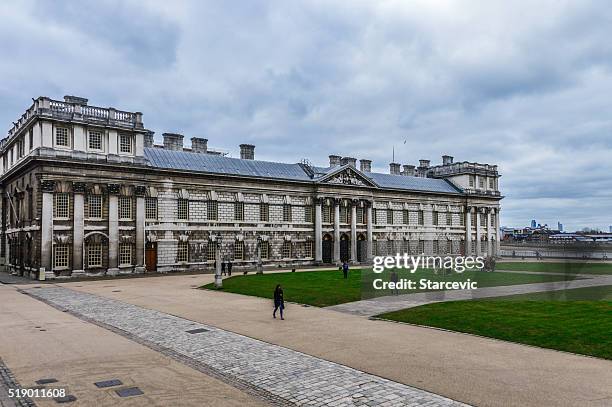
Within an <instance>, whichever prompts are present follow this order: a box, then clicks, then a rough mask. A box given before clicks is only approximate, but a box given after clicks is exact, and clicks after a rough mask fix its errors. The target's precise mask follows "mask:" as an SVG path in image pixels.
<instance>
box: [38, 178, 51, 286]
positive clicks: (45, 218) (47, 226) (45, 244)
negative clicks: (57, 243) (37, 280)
mask: <svg viewBox="0 0 612 407" xmlns="http://www.w3.org/2000/svg"><path fill="white" fill-rule="evenodd" d="M40 190H41V192H42V216H41V224H40V236H41V237H40V238H41V242H40V271H41V272H43V273H45V278H54V277H55V275H54V274H53V264H52V258H53V193H54V192H55V181H50V180H46V181H42V182H41V185H40Z"/></svg>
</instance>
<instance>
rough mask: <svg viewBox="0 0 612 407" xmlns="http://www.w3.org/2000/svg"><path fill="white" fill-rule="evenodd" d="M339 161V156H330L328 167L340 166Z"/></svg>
mask: <svg viewBox="0 0 612 407" xmlns="http://www.w3.org/2000/svg"><path fill="white" fill-rule="evenodd" d="M341 159H342V157H340V156H339V155H330V156H329V166H330V167H334V166H336V165H340V160H341Z"/></svg>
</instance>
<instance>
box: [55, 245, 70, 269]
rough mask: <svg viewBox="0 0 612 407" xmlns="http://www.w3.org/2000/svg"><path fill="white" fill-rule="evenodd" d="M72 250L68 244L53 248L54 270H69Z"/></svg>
mask: <svg viewBox="0 0 612 407" xmlns="http://www.w3.org/2000/svg"><path fill="white" fill-rule="evenodd" d="M69 254H70V249H69V247H68V245H67V244H58V245H55V246H54V247H53V268H67V267H68V265H69V263H68V256H69Z"/></svg>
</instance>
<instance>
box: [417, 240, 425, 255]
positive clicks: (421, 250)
mask: <svg viewBox="0 0 612 407" xmlns="http://www.w3.org/2000/svg"><path fill="white" fill-rule="evenodd" d="M418 253H419V254H423V253H425V241H424V240H419V247H418Z"/></svg>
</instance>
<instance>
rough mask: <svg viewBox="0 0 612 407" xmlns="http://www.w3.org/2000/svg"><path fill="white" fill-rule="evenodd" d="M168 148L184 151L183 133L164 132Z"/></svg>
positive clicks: (165, 145)
mask: <svg viewBox="0 0 612 407" xmlns="http://www.w3.org/2000/svg"><path fill="white" fill-rule="evenodd" d="M162 136H163V137H164V148H165V149H166V150H176V151H183V135H182V134H178V133H163V134H162Z"/></svg>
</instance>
